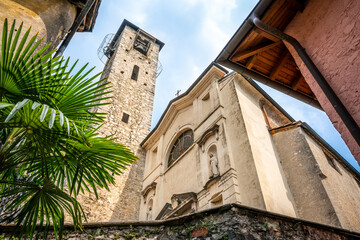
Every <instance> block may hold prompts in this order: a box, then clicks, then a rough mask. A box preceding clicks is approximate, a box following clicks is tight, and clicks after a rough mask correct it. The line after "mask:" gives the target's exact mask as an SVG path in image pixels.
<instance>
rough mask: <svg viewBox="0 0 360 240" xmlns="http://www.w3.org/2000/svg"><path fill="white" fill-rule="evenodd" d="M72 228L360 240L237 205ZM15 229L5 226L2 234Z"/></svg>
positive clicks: (128, 235)
mask: <svg viewBox="0 0 360 240" xmlns="http://www.w3.org/2000/svg"><path fill="white" fill-rule="evenodd" d="M72 228H73V227H72V226H70V225H68V226H67V227H66V229H65V232H64V239H68V240H83V239H84V240H85V239H86V240H87V239H143V240H145V239H149V240H150V239H159V240H160V239H169V240H170V239H206V240H210V239H251V240H254V239H259V240H260V239H342V240H346V239H360V234H359V233H355V232H350V231H346V230H343V229H340V228H334V227H329V226H326V225H321V224H316V223H312V222H308V221H304V220H300V219H296V218H290V217H286V216H283V215H278V214H273V213H269V212H266V211H262V210H258V209H254V208H248V207H244V206H241V205H237V204H228V205H224V206H222V207H218V208H212V209H208V210H205V211H202V212H198V213H194V214H190V215H187V216H184V217H179V218H174V219H172V220H167V221H150V222H118V223H93V224H87V225H85V226H84V231H83V232H78V233H74V232H73V230H72ZM12 229H13V227H10V226H9V227H3V228H2V230H0V236H2V237H4V236H5V235H6V236H8V234H9V231H11V230H12ZM3 239H6V240H7V239H9V238H8V237H5V238H3ZM48 239H54V238H52V237H50V238H48Z"/></svg>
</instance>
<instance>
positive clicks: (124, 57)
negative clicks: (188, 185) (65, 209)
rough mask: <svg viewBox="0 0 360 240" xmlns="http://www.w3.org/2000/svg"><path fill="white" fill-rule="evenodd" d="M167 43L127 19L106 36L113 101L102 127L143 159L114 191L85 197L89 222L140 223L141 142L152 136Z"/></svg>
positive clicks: (103, 108)
mask: <svg viewBox="0 0 360 240" xmlns="http://www.w3.org/2000/svg"><path fill="white" fill-rule="evenodd" d="M163 46H164V43H162V42H161V41H159V40H158V39H156V38H154V37H153V36H151V35H150V34H148V33H146V32H145V31H143V30H142V29H140V28H139V27H137V26H135V25H134V24H132V23H131V22H129V21H127V20H124V21H123V22H122V24H121V26H120V28H119V30H118V31H117V33H116V34H115V35H112V36H111V35H108V36H106V37H105V39H104V41H103V43H102V45H101V46H100V48H99V50H98V54H100V55H99V57H100V59H101V60H105V61H104V63H105V67H104V70H103V74H102V76H101V78H107V81H108V82H110V84H111V86H112V89H111V90H112V93H111V94H110V96H111V99H109V100H108V101H109V102H110V103H111V104H109V105H106V106H101V107H99V109H98V111H99V112H104V113H107V116H106V119H105V123H104V125H103V126H102V127H101V128H100V129H99V132H100V134H101V135H103V136H108V135H113V136H114V137H116V140H115V141H117V142H119V143H121V144H123V145H125V146H126V147H128V148H129V149H130V150H131V151H132V152H133V153H135V154H136V155H137V156H138V157H139V160H138V161H136V162H135V163H134V164H133V165H131V166H130V167H128V169H127V170H125V171H124V173H123V174H122V175H120V176H115V181H116V184H115V186H110V191H107V190H105V189H102V190H101V191H100V190H99V192H98V196H99V198H98V199H96V198H95V196H93V195H92V194H89V195H87V196H86V197H82V198H81V200H80V201H81V204H82V206H83V208H84V211H85V213H86V215H87V218H88V221H89V222H109V221H131V220H138V218H139V206H140V200H141V187H142V185H141V183H142V178H143V170H144V153H143V151H142V150H141V148H140V143H141V141H142V140H144V138H145V137H146V136H147V135H148V134H149V132H150V126H151V116H152V110H153V102H154V92H155V82H156V77H157V74H158V63H159V61H158V56H159V52H160V50H161V48H162V47H163Z"/></svg>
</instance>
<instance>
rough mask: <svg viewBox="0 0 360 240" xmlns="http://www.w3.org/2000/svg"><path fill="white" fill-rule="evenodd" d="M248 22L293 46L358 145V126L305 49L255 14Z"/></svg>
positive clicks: (359, 139) (359, 138)
mask: <svg viewBox="0 0 360 240" xmlns="http://www.w3.org/2000/svg"><path fill="white" fill-rule="evenodd" d="M249 21H250V23H252V24H254V25H255V26H256V27H257V28H259V29H260V30H262V31H264V32H266V33H268V34H271V35H272V36H274V37H276V38H278V39H280V40H283V41H285V42H288V43H289V44H291V46H293V47H294V49H295V51H296V52H297V54H298V55H299V56H300V58H301V60H302V61H303V62H304V64H305V66H306V67H307V69H308V70H309V71H310V73H311V74H312V75H313V77H314V79H315V81H316V82H317V83H318V84H319V86H320V88H321V90H322V91H323V92H324V94H325V96H326V97H327V99H328V100H329V102H330V103H331V104H332V106H333V107H334V109H335V111H336V112H337V114H338V115H339V116H340V118H341V120H342V121H343V122H344V124H345V126H346V127H347V129H348V130H349V131H350V133H351V135H352V136H353V137H354V139H355V141H356V142H357V144H358V145H359V146H360V128H359V126H358V125H357V123H356V122H355V120H354V119H353V117H352V116H351V115H350V113H349V112H348V111H347V109H346V108H345V106H344V105H343V103H342V102H341V101H340V99H339V98H338V97H337V96H336V94H335V92H334V91H333V90H332V88H331V87H330V85H329V84H328V83H327V81H326V80H325V78H324V76H323V75H322V74H321V72H320V71H319V69H318V68H317V67H316V66H315V64H314V62H313V61H312V60H311V59H310V57H309V55H308V54H307V53H306V51H305V49H304V48H303V47H302V46H301V44H300V43H299V42H298V41H297V40H296V39H295V38H293V37H291V36H289V35H287V34H286V33H284V32H282V31H280V30H279V29H277V28H274V27H272V26H270V25H268V24H266V23H264V22H263V21H261V20H260V19H259V18H258V17H257V16H256V15H255V14H254V15H253V16H251V17H250V18H249Z"/></svg>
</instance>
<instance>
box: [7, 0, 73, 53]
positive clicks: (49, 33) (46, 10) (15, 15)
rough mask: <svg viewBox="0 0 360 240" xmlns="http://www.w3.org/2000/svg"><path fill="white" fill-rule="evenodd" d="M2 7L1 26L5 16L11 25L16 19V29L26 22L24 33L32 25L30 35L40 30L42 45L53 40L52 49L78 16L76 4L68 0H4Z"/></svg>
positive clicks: (39, 36)
mask: <svg viewBox="0 0 360 240" xmlns="http://www.w3.org/2000/svg"><path fill="white" fill-rule="evenodd" d="M0 9H1V11H0V24H1V28H2V25H3V23H4V20H5V18H7V19H8V23H9V25H10V26H11V24H12V22H13V20H16V23H17V24H16V29H18V28H19V26H20V23H21V22H24V25H23V29H22V35H24V33H25V31H26V30H27V29H28V28H29V27H30V26H31V34H30V37H32V36H33V35H35V33H37V32H38V39H40V38H41V37H44V40H43V42H42V44H41V45H40V46H45V45H46V44H47V43H50V42H51V43H52V46H51V49H53V48H55V47H56V46H57V45H58V44H59V43H60V41H61V40H62V38H63V37H64V35H65V34H66V32H67V31H68V30H69V29H70V27H71V26H72V24H73V22H74V20H75V17H76V9H75V6H74V5H73V4H71V3H70V2H69V1H67V0H46V1H43V0H31V1H30V0H2V1H0ZM0 44H1V43H0Z"/></svg>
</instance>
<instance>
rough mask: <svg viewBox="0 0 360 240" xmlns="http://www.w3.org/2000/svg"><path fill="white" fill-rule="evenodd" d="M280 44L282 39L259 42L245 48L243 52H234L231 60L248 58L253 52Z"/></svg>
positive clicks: (262, 50) (256, 52)
mask: <svg viewBox="0 0 360 240" xmlns="http://www.w3.org/2000/svg"><path fill="white" fill-rule="evenodd" d="M280 44H282V41H277V42H274V43H270V44H269V43H266V44H259V45H257V46H255V47H250V48H249V49H248V50H245V51H243V52H239V53H236V54H235V55H234V56H233V57H232V58H231V60H232V61H240V60H242V59H245V58H248V57H251V56H253V55H255V54H258V53H261V52H264V51H266V50H269V49H271V48H273V47H276V46H278V45H280Z"/></svg>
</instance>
